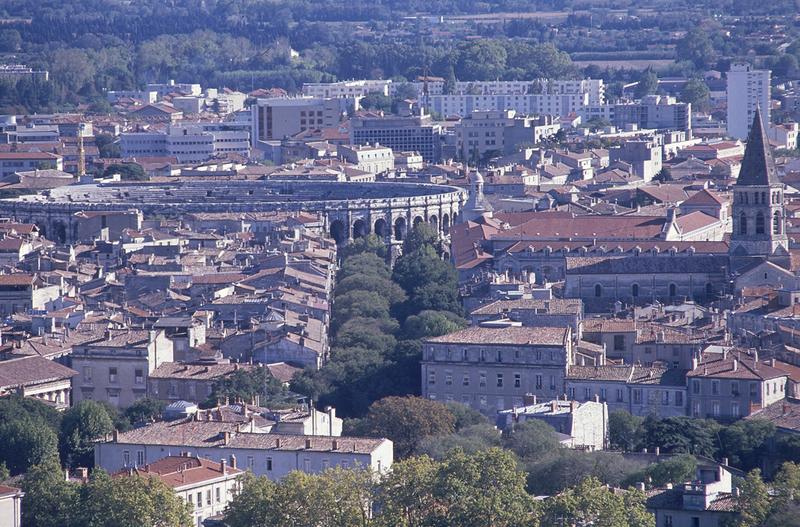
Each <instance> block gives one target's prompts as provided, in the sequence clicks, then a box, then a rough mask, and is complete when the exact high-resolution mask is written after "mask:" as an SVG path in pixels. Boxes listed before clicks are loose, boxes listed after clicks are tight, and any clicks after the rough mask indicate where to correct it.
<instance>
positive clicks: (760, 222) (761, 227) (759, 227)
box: [739, 210, 783, 235]
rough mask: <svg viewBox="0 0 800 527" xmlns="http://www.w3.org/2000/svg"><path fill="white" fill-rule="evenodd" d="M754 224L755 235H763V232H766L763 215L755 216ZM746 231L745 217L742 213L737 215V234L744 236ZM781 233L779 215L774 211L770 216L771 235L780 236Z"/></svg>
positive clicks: (781, 226) (781, 227)
mask: <svg viewBox="0 0 800 527" xmlns="http://www.w3.org/2000/svg"><path fill="white" fill-rule="evenodd" d="M755 223H756V225H755V227H756V229H755V233H756V234H764V231H765V230H766V225H765V218H764V214H763V213H761V212H759V213H758V214H756V222H755ZM747 229H748V227H747V215H746V214H745V213H744V212H742V213H741V214H739V234H744V235H746V234H747ZM782 232H783V225H782V218H781V213H780V212H778V211H777V210H776V211H775V213H774V214H773V215H772V233H773V234H781V233H782Z"/></svg>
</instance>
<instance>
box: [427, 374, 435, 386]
mask: <svg viewBox="0 0 800 527" xmlns="http://www.w3.org/2000/svg"><path fill="white" fill-rule="evenodd" d="M428 384H436V372H435V371H429V372H428Z"/></svg>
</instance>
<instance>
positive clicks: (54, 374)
mask: <svg viewBox="0 0 800 527" xmlns="http://www.w3.org/2000/svg"><path fill="white" fill-rule="evenodd" d="M76 375H78V372H76V371H75V370H73V369H71V368H67V367H66V366H64V365H62V364H59V363H58V362H55V361H52V360H49V359H46V358H44V357H40V356H38V355H31V356H23V357H20V358H15V359H10V360H4V361H0V397H2V396H5V395H8V394H11V393H17V394H19V395H22V396H24V397H34V398H36V399H41V400H43V401H47V402H48V403H49V404H51V405H53V406H54V407H56V408H58V409H62V410H63V409H65V408H69V405H70V401H71V393H72V377H74V376H76Z"/></svg>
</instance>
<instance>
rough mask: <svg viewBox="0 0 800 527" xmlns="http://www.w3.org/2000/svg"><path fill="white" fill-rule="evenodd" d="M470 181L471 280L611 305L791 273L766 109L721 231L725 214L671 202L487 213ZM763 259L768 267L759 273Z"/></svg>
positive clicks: (595, 307) (704, 292) (467, 272)
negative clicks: (550, 286) (552, 287)
mask: <svg viewBox="0 0 800 527" xmlns="http://www.w3.org/2000/svg"><path fill="white" fill-rule="evenodd" d="M471 183H472V187H473V188H472V189H471V190H472V192H471V197H470V201H469V202H468V203H469V205H468V206H467V207H466V209H467V210H471V211H474V212H475V213H476V214H472V215H471V217H470V216H468V215H465V220H466V221H465V222H464V223H462V224H460V225H457V226H455V227H454V228H453V231H452V233H451V242H452V258H453V260H454V261H455V264H456V267H457V269H458V271H459V276H460V278H461V280H462V281H463V282H465V283H469V282H472V283H477V282H480V281H481V280H483V279H486V277H487V276H488V275H503V276H504V277H505V278H506V279H508V280H512V281H513V280H520V281H524V282H537V283H544V282H563V284H564V296H565V297H567V298H580V299H582V300H583V301H584V303H585V306H586V309H587V311H605V310H608V309H609V307H610V306H612V305H613V304H615V303H618V302H621V303H623V304H626V305H638V304H647V303H650V302H653V301H659V302H663V303H673V302H678V301H681V300H696V301H709V300H713V299H716V298H719V297H720V296H721V295H724V294H732V293H736V291H735V289H736V288H737V287H743V286H744V285H759V284H760V283H774V282H772V280H773V278H771V276H772V275H773V274H776V273H778V274H781V273H782V274H783V275H785V276H784V278H785V279H786V280H787V281H788V280H789V278H790V277H794V272H793V270H792V269H791V258H790V256H791V254H790V247H789V239H788V237H787V235H786V226H785V221H786V213H785V209H784V197H783V192H784V186H783V184H782V183H781V182H780V180H779V179H778V175H777V170H776V168H775V162H774V159H773V155H772V152H771V150H770V145H769V141H768V138H767V134H766V130H765V125H764V123H762V121H761V116H760V114H759V112H756V115H755V119H754V124H753V126H752V129H751V133H750V137H749V138H748V141H747V148H746V151H745V155H744V159H743V160H742V165H741V172H740V174H739V178H738V180H737V182H736V184H735V185H733V188H732V191H733V192H732V193H733V203H732V205H731V209H732V210H731V217H732V220H733V221H732V232H731V233H725V234H724V235H719V234H714V235H709V234H708V233H719V232H720V231H719V230H716V229H712V228H710V226H713V225H712V223H713V222H714V221H721V220H719V219H718V218H714V217H713V216H710V215H709V214H707V213H704V212H700V211H697V212H691V213H689V214H688V215H685V216H678V215H676V213H675V210H674V209H670V210H669V211H668V212H667V214H666V215H665V216H643V215H583V216H581V215H574V214H572V213H567V212H559V211H554V212H531V213H505V212H504V213H495V214H484V215H480V212H481V211H482V210H491V209H489V208H488V207H487V206H485V205H482V204H481V200H483V199H484V198H483V196H482V193H481V192H480V190H482V189H480V188H479V187H480V183H481V181H480V176H479V175H478V176H475V177H473V179H472V181H471ZM476 190H477V192H476ZM703 192H705V191H703ZM706 194H709V193H708V192H706ZM709 195H710V194H709ZM703 197H705V198H707V199H708V196H703ZM697 201H700V200H697ZM687 216H691V219H689V218H687ZM764 266H767V267H768V268H769V270H770V272H768V273H764V272H762V271H763V267H764Z"/></svg>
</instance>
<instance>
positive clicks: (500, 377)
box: [497, 373, 503, 388]
mask: <svg viewBox="0 0 800 527" xmlns="http://www.w3.org/2000/svg"><path fill="white" fill-rule="evenodd" d="M497 387H498V388H502V387H503V374H502V373H498V374H497Z"/></svg>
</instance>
